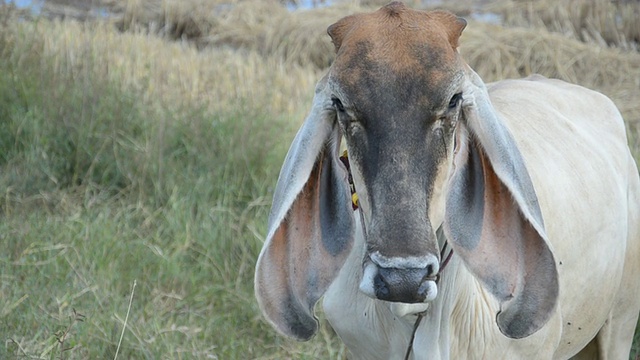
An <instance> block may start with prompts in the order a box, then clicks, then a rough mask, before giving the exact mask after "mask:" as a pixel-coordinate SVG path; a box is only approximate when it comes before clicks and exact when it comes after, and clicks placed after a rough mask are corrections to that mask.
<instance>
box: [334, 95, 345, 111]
mask: <svg viewBox="0 0 640 360" xmlns="http://www.w3.org/2000/svg"><path fill="white" fill-rule="evenodd" d="M331 102H332V103H333V107H334V108H336V110H338V111H339V112H344V105H342V101H340V99H338V98H337V97H335V96H334V97H332V98H331Z"/></svg>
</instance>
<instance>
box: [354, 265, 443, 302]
mask: <svg viewBox="0 0 640 360" xmlns="http://www.w3.org/2000/svg"><path fill="white" fill-rule="evenodd" d="M376 260H378V261H376ZM438 270H439V263H438V259H437V258H436V257H435V256H433V255H428V256H424V257H420V258H411V259H402V258H393V259H387V258H384V257H381V256H377V257H376V256H375V254H374V256H371V257H370V258H369V259H367V260H366V261H365V264H364V272H363V277H362V281H361V282H360V290H361V291H362V292H363V293H365V294H366V295H368V296H370V297H372V298H374V299H379V300H384V301H392V302H402V303H420V302H426V301H431V300H433V299H435V297H436V295H437V294H438V288H437V285H436V277H437V274H438Z"/></svg>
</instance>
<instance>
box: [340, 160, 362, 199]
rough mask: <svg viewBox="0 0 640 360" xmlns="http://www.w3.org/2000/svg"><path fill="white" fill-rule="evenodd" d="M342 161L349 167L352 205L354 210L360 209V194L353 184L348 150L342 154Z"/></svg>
mask: <svg viewBox="0 0 640 360" xmlns="http://www.w3.org/2000/svg"><path fill="white" fill-rule="evenodd" d="M340 161H342V164H344V166H345V167H346V168H347V173H348V174H349V189H351V206H352V207H353V210H354V211H355V210H357V209H358V194H357V193H356V186H355V185H354V184H353V176H351V167H350V166H349V154H348V153H347V150H345V151H344V152H343V153H342V156H340Z"/></svg>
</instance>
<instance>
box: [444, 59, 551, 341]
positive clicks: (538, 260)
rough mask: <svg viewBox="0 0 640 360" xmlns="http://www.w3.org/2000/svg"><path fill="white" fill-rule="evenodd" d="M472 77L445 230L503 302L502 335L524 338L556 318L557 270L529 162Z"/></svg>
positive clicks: (465, 93) (499, 320) (457, 140)
mask: <svg viewBox="0 0 640 360" xmlns="http://www.w3.org/2000/svg"><path fill="white" fill-rule="evenodd" d="M469 70H470V69H469ZM468 76H469V81H468V86H467V87H466V88H465V89H463V97H464V100H463V108H462V111H463V119H462V121H461V123H460V124H458V128H457V130H456V135H455V143H456V145H455V149H454V160H453V169H452V172H451V175H450V179H449V184H448V186H449V190H448V191H449V192H448V194H447V199H446V213H445V223H444V229H445V234H446V237H447V239H449V241H450V242H451V244H452V246H453V248H454V250H455V251H456V252H457V253H458V254H459V255H460V256H461V258H462V259H463V261H464V263H465V264H466V266H467V268H468V269H469V270H470V271H471V272H472V273H473V274H474V276H475V277H476V278H477V279H479V280H480V281H481V283H482V284H483V285H484V286H485V288H486V289H487V290H489V291H490V292H491V293H492V294H493V295H494V296H496V298H497V299H498V300H499V301H500V305H501V310H500V312H499V313H498V314H497V318H496V321H497V323H498V327H499V328H500V330H501V331H502V333H503V334H504V335H506V336H508V337H510V338H523V337H526V336H529V335H531V334H533V333H534V332H536V331H537V330H539V329H540V328H541V327H542V326H543V325H544V324H546V322H547V321H548V320H549V318H550V317H551V315H552V313H553V311H554V309H555V306H556V303H557V298H558V273H557V269H556V264H555V260H554V257H553V253H552V252H551V249H550V248H549V245H548V242H547V239H546V233H545V229H544V223H543V219H542V213H541V210H540V206H539V204H538V198H537V196H536V193H535V190H534V188H533V184H532V182H531V178H530V176H529V173H528V171H527V168H526V166H525V163H524V159H523V157H522V155H521V153H520V151H519V150H518V147H517V145H516V143H515V141H514V139H513V138H512V135H511V134H510V132H509V130H508V129H507V128H506V127H505V125H504V124H503V122H502V120H501V119H500V117H499V116H498V114H497V113H496V111H495V109H494V108H493V105H492V104H491V102H490V100H489V95H488V93H487V91H486V88H485V86H484V84H483V83H482V80H481V79H480V78H479V77H478V76H477V74H475V73H474V72H473V71H472V70H470V73H469V74H468Z"/></svg>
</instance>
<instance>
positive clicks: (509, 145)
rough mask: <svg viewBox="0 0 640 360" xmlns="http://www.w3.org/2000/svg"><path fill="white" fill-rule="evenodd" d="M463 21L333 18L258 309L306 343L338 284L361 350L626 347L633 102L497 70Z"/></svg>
mask: <svg viewBox="0 0 640 360" xmlns="http://www.w3.org/2000/svg"><path fill="white" fill-rule="evenodd" d="M466 25H467V23H466V21H465V20H464V19H461V18H458V17H457V16H455V15H453V14H451V13H449V12H446V11H439V10H436V11H418V10H412V9H410V8H408V7H406V6H405V5H404V4H402V3H400V2H393V3H390V4H388V5H386V6H384V7H382V8H381V9H379V10H378V11H375V12H371V13H363V14H356V15H351V16H347V17H345V18H343V19H341V20H339V21H338V22H337V23H335V24H333V25H331V26H330V27H329V28H328V34H329V36H330V37H331V39H332V41H333V44H334V45H335V51H336V57H335V60H334V62H333V63H332V65H331V67H330V68H329V70H328V72H327V74H326V75H325V76H324V77H323V78H322V79H321V80H320V81H319V83H318V84H317V86H316V90H315V96H314V99H313V104H312V107H311V111H310V114H309V115H308V117H307V118H306V120H305V121H304V123H303V124H302V126H301V128H300V130H299V132H298V133H297V135H296V137H295V139H294V140H293V143H292V145H291V147H290V149H289V152H288V153H287V156H286V158H285V160H284V164H283V166H282V169H281V172H280V176H279V178H278V183H277V186H276V188H275V191H274V197H273V204H272V209H271V213H270V216H269V222H268V233H267V236H266V240H265V243H264V246H263V248H262V251H261V253H260V255H259V257H258V260H257V264H256V272H255V293H256V297H257V300H258V304H259V306H260V309H261V311H262V313H263V314H264V316H265V317H266V319H267V320H268V322H269V323H270V324H271V325H272V326H273V327H274V328H275V329H276V330H277V331H278V332H279V333H281V334H283V335H286V336H288V337H292V338H295V339H297V340H307V339H310V338H311V337H312V336H313V335H314V334H315V333H316V331H317V329H318V321H317V318H316V316H315V314H314V307H315V304H316V303H317V302H318V301H319V300H320V298H321V297H322V296H324V300H323V306H324V312H325V314H326V318H327V319H328V321H329V323H330V324H331V326H332V327H333V328H334V329H335V331H336V332H337V334H338V335H339V337H340V338H341V340H342V341H343V342H344V343H345V345H346V347H347V348H348V349H349V352H350V354H351V356H352V357H353V358H354V359H405V358H412V359H568V358H571V357H573V356H576V358H592V357H598V358H600V359H628V357H629V353H630V348H631V345H632V341H633V334H634V328H635V326H636V323H637V320H638V313H639V311H640V179H639V176H638V168H637V165H636V163H635V161H634V159H633V157H632V155H631V152H630V150H629V147H628V145H627V138H626V133H625V125H624V121H623V119H622V116H621V115H620V112H619V111H618V109H617V108H616V106H615V105H614V104H613V102H612V101H611V100H610V99H608V98H607V97H605V96H604V95H602V94H600V93H598V92H595V91H592V90H589V89H586V88H584V87H580V86H577V85H573V84H569V83H566V82H563V81H560V80H554V79H547V78H544V77H542V76H531V77H528V78H525V79H514V80H504V81H499V82H496V83H493V84H485V83H484V82H483V81H482V79H481V78H480V76H479V75H478V74H477V73H475V72H474V70H473V69H471V68H470V67H469V65H467V64H466V63H465V62H464V60H463V59H462V57H461V55H460V54H459V52H458V50H457V48H458V42H459V38H460V35H461V33H462V31H463V29H464V28H465V27H466ZM343 141H344V146H343V145H342V142H343ZM344 147H346V149H347V152H348V155H347V159H348V161H342V160H341V159H340V155H341V154H342V149H343V148H344ZM346 165H348V168H347V166H346ZM350 178H351V179H352V183H353V188H355V194H356V195H357V197H358V204H357V209H356V210H354V204H353V201H352V199H353V196H354V194H352V191H351V190H352V189H351V186H350V184H349V179H350ZM448 249H451V250H448Z"/></svg>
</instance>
